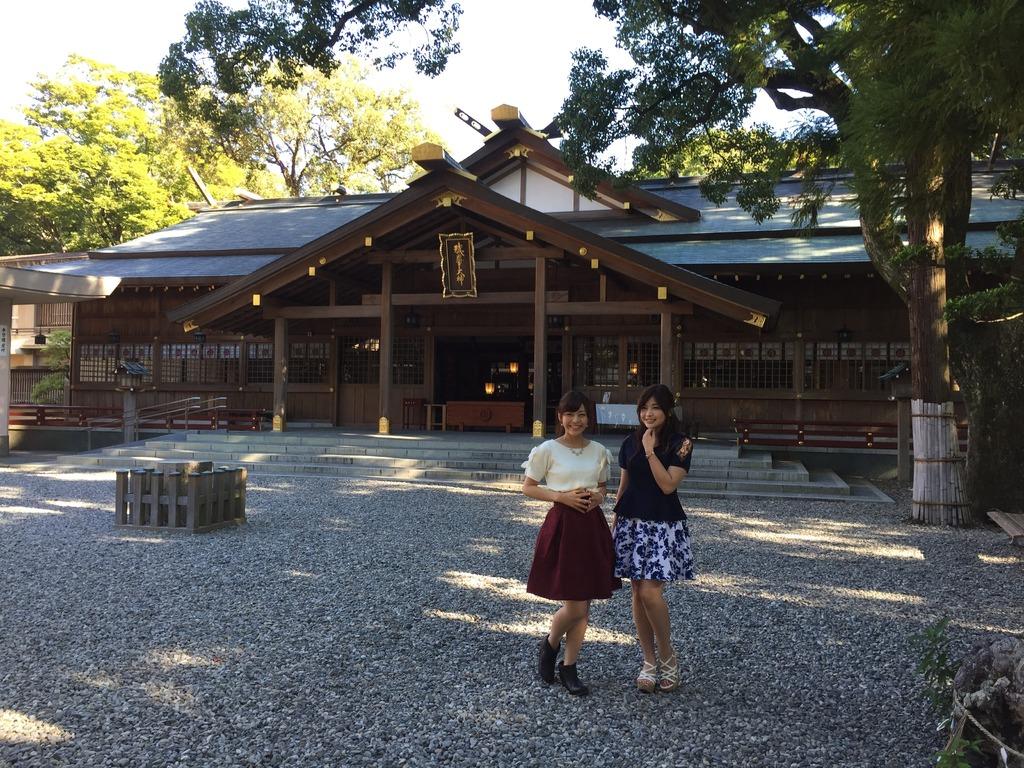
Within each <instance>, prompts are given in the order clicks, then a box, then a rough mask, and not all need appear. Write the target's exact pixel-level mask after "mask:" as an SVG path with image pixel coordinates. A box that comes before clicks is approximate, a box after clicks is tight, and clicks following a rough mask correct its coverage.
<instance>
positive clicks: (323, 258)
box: [319, 256, 327, 267]
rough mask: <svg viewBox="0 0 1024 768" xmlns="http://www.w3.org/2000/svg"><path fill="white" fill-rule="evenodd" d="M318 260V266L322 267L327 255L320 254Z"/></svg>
mask: <svg viewBox="0 0 1024 768" xmlns="http://www.w3.org/2000/svg"><path fill="white" fill-rule="evenodd" d="M319 261H320V266H321V267H322V266H323V265H324V264H326V263H327V257H326V256H321V257H320V259H319Z"/></svg>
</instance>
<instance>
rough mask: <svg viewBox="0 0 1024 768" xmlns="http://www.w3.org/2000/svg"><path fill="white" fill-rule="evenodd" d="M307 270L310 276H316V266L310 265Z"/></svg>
mask: <svg viewBox="0 0 1024 768" xmlns="http://www.w3.org/2000/svg"><path fill="white" fill-rule="evenodd" d="M308 272H309V276H310V277H316V267H310V268H309V270H308Z"/></svg>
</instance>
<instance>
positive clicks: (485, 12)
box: [0, 0, 788, 158]
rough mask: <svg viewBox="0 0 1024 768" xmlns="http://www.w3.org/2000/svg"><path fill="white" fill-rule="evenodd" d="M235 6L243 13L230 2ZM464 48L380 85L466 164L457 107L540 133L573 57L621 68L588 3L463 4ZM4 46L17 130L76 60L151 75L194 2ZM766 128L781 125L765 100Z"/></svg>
mask: <svg viewBox="0 0 1024 768" xmlns="http://www.w3.org/2000/svg"><path fill="white" fill-rule="evenodd" d="M233 3H234V4H236V5H237V4H244V3H242V0H233ZM461 4H462V6H463V9H464V13H463V15H462V22H461V29H460V30H459V34H458V39H459V41H460V43H461V45H462V52H461V53H460V54H459V55H457V56H455V57H454V58H453V59H452V60H451V61H450V63H449V66H448V69H447V70H446V71H445V72H444V73H443V74H442V75H440V76H439V77H437V78H435V79H433V80H431V79H429V78H425V77H421V76H418V75H416V74H415V73H414V72H412V70H411V67H403V70H402V71H398V72H389V73H382V74H381V75H379V76H376V78H375V82H377V83H379V84H380V85H381V86H386V87H392V88H397V87H405V88H408V89H409V90H410V91H411V92H412V94H413V96H414V97H416V99H417V100H418V101H419V102H420V106H421V109H422V112H423V115H424V120H425V122H426V123H427V125H428V127H430V128H431V129H433V130H434V131H435V132H437V133H438V134H439V135H440V136H441V137H442V139H443V140H444V142H445V144H446V145H447V147H448V149H449V151H450V152H451V153H452V154H453V155H454V156H455V157H456V158H462V157H464V156H466V155H468V154H469V153H471V152H473V151H474V150H475V149H477V148H478V147H479V145H480V138H481V137H479V136H478V135H477V134H476V133H475V132H474V131H473V130H472V129H471V128H469V127H468V126H466V125H464V124H462V123H461V122H460V121H459V120H458V119H457V118H456V117H455V116H454V114H453V110H454V108H455V106H459V107H461V108H462V109H464V110H466V111H467V112H468V113H469V114H470V115H472V116H473V117H475V118H476V119H478V120H480V121H482V122H484V123H486V124H487V125H489V126H492V127H493V125H492V124H491V122H490V111H491V108H492V107H495V106H497V105H498V104H513V105H515V106H517V107H519V109H520V112H521V113H522V114H523V115H524V116H525V117H526V119H527V120H529V121H530V123H531V125H533V126H534V127H536V128H541V127H543V126H545V125H547V123H548V122H549V121H550V120H551V118H552V117H553V116H554V115H555V114H556V113H557V112H558V110H559V108H560V107H561V104H562V101H563V100H564V98H565V96H566V93H567V90H568V86H567V83H568V75H569V68H570V65H571V54H572V51H573V50H574V49H576V48H579V47H582V46H588V47H593V48H601V49H603V50H605V51H606V53H607V54H608V55H609V57H610V58H611V59H612V62H613V64H614V63H618V64H619V65H621V64H622V63H624V62H625V61H627V59H625V58H624V54H622V53H620V52H616V51H615V50H614V45H613V40H614V36H613V32H614V30H613V27H612V25H611V24H609V23H607V22H605V21H603V20H599V19H597V18H596V17H595V14H594V11H593V6H592V4H591V0H462V3H461ZM5 5H7V6H8V7H6V8H5V9H4V32H5V34H4V41H3V45H0V119H7V120H20V119H21V115H20V107H21V106H23V105H24V104H26V103H27V101H28V91H29V88H28V81H29V80H30V79H32V78H33V77H35V76H36V75H37V74H38V73H41V72H46V73H52V72H55V71H56V70H57V69H58V68H59V67H60V65H61V64H62V63H63V61H64V60H65V59H66V58H67V56H68V54H70V53H79V54H82V55H84V56H87V57H89V58H93V59H97V60H99V61H103V62H105V63H108V64H113V65H114V66H116V67H118V68H120V69H132V70H142V71H148V72H155V71H156V68H157V65H158V64H159V62H160V60H161V59H162V58H163V56H164V54H165V53H166V51H167V48H168V46H169V45H170V44H171V43H172V42H175V41H177V40H179V39H181V37H182V36H183V34H184V16H185V14H186V13H187V12H188V11H190V10H191V9H192V8H193V7H194V6H195V0H158V1H154V0H143V2H139V0H89V1H88V2H83V1H82V0H36V2H17V3H9V4H5ZM762 101H763V102H764V104H763V105H762V108H761V109H759V110H758V118H759V119H760V120H762V121H768V122H772V123H775V124H778V125H780V126H781V125H784V124H786V123H787V122H788V118H787V117H786V116H784V115H782V114H780V113H776V115H778V116H777V117H776V116H774V115H773V114H772V112H773V110H772V108H771V106H770V103H768V101H767V99H766V98H763V97H762Z"/></svg>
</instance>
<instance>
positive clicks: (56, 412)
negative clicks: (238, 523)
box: [9, 403, 270, 432]
mask: <svg viewBox="0 0 1024 768" xmlns="http://www.w3.org/2000/svg"><path fill="white" fill-rule="evenodd" d="M122 416H123V414H122V412H121V409H119V408H100V407H93V406H81V405H33V404H29V403H18V404H15V405H12V406H11V410H10V421H9V423H10V424H12V425H20V426H37V427H89V426H93V427H110V428H114V429H120V428H121V427H122V426H123V419H122ZM269 419H270V412H269V411H262V410H245V409H239V408H223V409H217V410H211V411H203V410H199V411H194V412H192V413H189V414H187V415H185V414H174V415H167V416H160V417H146V416H143V418H142V419H140V421H139V429H140V430H141V431H146V432H156V431H162V430H166V431H168V432H175V431H178V430H186V429H196V430H208V429H209V430H215V429H224V430H227V431H229V432H230V431H232V430H235V431H238V430H242V431H252V432H259V431H261V430H262V429H263V427H264V424H266V423H269Z"/></svg>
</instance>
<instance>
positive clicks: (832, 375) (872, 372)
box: [804, 341, 910, 392]
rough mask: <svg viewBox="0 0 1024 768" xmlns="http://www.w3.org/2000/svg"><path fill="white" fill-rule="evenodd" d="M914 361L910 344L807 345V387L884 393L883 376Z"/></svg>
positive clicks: (846, 343) (851, 343)
mask: <svg viewBox="0 0 1024 768" xmlns="http://www.w3.org/2000/svg"><path fill="white" fill-rule="evenodd" d="M909 359H910V345H909V343H908V342H884V341H868V342H853V341H844V342H842V343H838V342H824V341H823V342H816V343H808V344H807V345H806V360H805V361H804V372H805V373H804V388H805V389H809V390H811V389H813V390H828V389H836V390H843V389H846V390H854V391H857V392H884V391H885V390H886V384H885V382H882V381H879V377H880V376H881V375H882V374H883V373H885V372H886V371H888V370H890V369H891V368H894V367H895V366H896V365H898V364H899V363H901V362H904V361H907V360H909Z"/></svg>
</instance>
